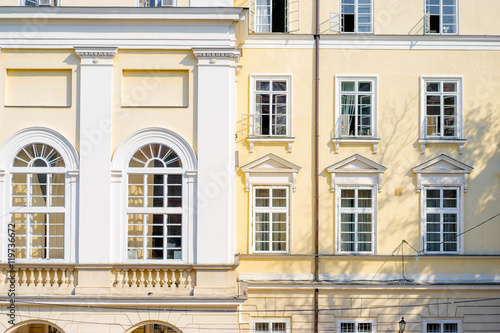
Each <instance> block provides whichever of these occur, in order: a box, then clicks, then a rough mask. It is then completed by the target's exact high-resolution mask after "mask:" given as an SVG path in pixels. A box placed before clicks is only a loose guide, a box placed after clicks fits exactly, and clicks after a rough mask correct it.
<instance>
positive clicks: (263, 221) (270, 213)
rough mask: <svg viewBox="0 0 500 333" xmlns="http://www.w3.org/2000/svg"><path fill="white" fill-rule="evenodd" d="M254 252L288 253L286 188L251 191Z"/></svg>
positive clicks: (261, 188) (255, 188) (263, 188)
mask: <svg viewBox="0 0 500 333" xmlns="http://www.w3.org/2000/svg"><path fill="white" fill-rule="evenodd" d="M253 191H254V192H253V225H254V228H253V229H254V250H255V252H287V251H288V217H289V216H288V215H289V212H288V202H289V199H288V187H261V186H256V187H254V189H253Z"/></svg>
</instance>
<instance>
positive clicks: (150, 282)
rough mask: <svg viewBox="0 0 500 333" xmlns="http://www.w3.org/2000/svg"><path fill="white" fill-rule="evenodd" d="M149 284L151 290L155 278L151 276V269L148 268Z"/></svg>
mask: <svg viewBox="0 0 500 333" xmlns="http://www.w3.org/2000/svg"><path fill="white" fill-rule="evenodd" d="M147 282H148V287H150V288H151V287H152V286H153V276H152V274H151V269H150V268H148V280H147Z"/></svg>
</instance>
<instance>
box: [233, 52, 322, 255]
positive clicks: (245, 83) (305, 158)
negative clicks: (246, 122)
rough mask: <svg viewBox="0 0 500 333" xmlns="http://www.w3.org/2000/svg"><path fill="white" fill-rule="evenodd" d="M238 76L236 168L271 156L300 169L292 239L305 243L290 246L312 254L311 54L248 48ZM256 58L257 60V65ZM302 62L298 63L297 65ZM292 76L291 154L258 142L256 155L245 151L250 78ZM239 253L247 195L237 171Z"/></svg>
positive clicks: (243, 246)
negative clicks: (244, 118) (244, 126)
mask: <svg viewBox="0 0 500 333" xmlns="http://www.w3.org/2000/svg"><path fill="white" fill-rule="evenodd" d="M243 53H244V57H242V59H241V61H240V63H239V65H241V66H242V69H241V72H240V74H238V76H237V79H238V86H237V91H238V96H237V101H238V107H237V119H238V123H237V126H236V127H237V131H238V132H237V134H238V137H237V149H238V151H239V152H240V157H239V163H240V166H243V165H245V164H248V163H250V162H253V161H254V160H256V159H259V158H261V157H263V156H265V155H267V154H269V153H273V154H275V155H277V156H279V157H282V158H284V159H286V160H288V161H290V162H292V163H295V164H297V165H299V166H300V167H301V168H302V169H301V170H300V172H299V174H298V180H297V191H296V192H293V193H291V194H292V196H293V202H294V205H293V211H292V215H293V222H292V223H293V235H294V239H299V238H301V239H302V240H303V241H300V242H294V243H293V244H292V247H293V253H311V251H312V250H313V234H312V230H313V224H312V223H313V222H312V221H313V215H312V214H313V211H312V192H311V191H312V184H313V178H312V173H311V172H312V169H311V168H312V161H313V160H312V158H313V155H312V143H311V128H312V126H313V125H312V121H313V118H312V117H313V113H312V107H311V105H312V104H311V103H312V93H313V90H312V83H313V77H312V73H311V71H310V68H309V67H308V66H307V65H306V64H308V63H310V62H311V59H312V56H313V53H312V50H294V51H293V52H290V50H252V49H245V50H244V51H243ZM256 59H259V61H256ZM298 64H300V65H298ZM272 73H279V74H292V73H293V75H292V94H293V96H292V111H291V112H292V114H293V119H292V123H293V125H292V126H293V129H292V136H294V137H295V142H294V143H293V152H292V153H288V152H287V149H286V148H287V146H286V144H260V143H256V144H255V148H254V152H253V153H250V152H249V147H248V143H247V141H246V136H243V135H242V134H241V115H242V114H248V113H249V103H250V100H249V98H250V97H249V89H250V87H249V83H250V74H272ZM237 176H238V179H237V192H238V194H237V203H236V208H237V211H236V216H237V221H238V223H237V252H240V253H248V248H249V247H248V214H249V211H248V209H249V207H248V200H249V192H246V191H245V189H244V186H245V182H244V174H243V173H242V172H241V170H240V171H238V173H237Z"/></svg>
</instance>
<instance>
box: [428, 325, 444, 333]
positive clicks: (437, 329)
mask: <svg viewBox="0 0 500 333" xmlns="http://www.w3.org/2000/svg"><path fill="white" fill-rule="evenodd" d="M435 332H441V324H438V323H428V324H427V333H435Z"/></svg>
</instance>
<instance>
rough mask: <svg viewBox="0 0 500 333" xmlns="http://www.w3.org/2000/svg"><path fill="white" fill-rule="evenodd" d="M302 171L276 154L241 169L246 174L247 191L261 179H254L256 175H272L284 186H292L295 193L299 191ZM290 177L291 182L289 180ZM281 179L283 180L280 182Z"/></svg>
mask: <svg viewBox="0 0 500 333" xmlns="http://www.w3.org/2000/svg"><path fill="white" fill-rule="evenodd" d="M300 169H301V167H300V166H298V165H296V164H293V163H291V162H289V161H287V160H285V159H283V158H281V157H278V156H276V155H274V154H268V155H266V156H264V157H261V158H259V159H257V160H255V161H253V162H251V163H248V164H246V165H244V166H242V167H241V170H242V171H243V172H244V173H245V190H246V191H250V186H251V185H252V183H256V182H257V180H258V179H259V178H258V177H255V178H253V177H252V176H255V175H256V174H261V175H266V174H267V175H272V178H273V180H274V181H276V182H279V183H281V184H282V185H285V184H286V183H288V184H290V185H292V190H293V191H294V192H295V191H296V190H297V173H298V172H299V171H300ZM283 176H284V177H283ZM290 176H291V181H290V179H289V177H290ZM285 177H286V179H285ZM280 178H282V179H281V180H280ZM259 185H278V184H276V183H273V184H267V183H266V184H264V183H262V182H261V183H260V184H259Z"/></svg>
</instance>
